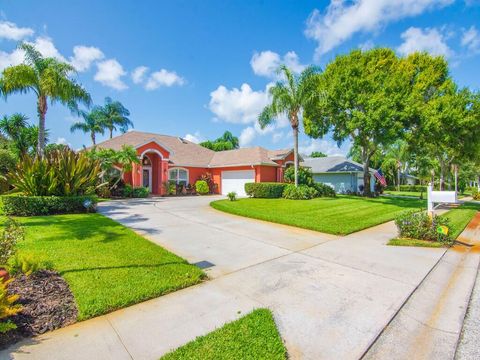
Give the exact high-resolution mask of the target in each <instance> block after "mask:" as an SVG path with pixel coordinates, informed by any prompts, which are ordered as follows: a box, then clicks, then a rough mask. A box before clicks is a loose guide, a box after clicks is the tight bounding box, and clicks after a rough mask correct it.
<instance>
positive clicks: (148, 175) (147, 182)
mask: <svg viewBox="0 0 480 360" xmlns="http://www.w3.org/2000/svg"><path fill="white" fill-rule="evenodd" d="M142 181H143V187H146V188H149V189H150V192H152V169H150V168H143V180H142Z"/></svg>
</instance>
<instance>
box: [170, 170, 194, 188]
mask: <svg viewBox="0 0 480 360" xmlns="http://www.w3.org/2000/svg"><path fill="white" fill-rule="evenodd" d="M172 170H185V171H186V172H187V180H186V181H187V185H188V183H189V182H190V171H188V169H186V168H184V167H181V166H174V167H171V168H168V180H169V181H170V180H175V183H176V182H177V181H178V180H179V179H178V172H177V178H176V179H170V171H172ZM181 181H183V180H181Z"/></svg>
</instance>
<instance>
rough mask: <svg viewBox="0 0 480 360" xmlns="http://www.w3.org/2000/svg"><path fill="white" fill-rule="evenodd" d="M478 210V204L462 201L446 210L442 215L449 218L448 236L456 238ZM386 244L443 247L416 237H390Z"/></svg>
mask: <svg viewBox="0 0 480 360" xmlns="http://www.w3.org/2000/svg"><path fill="white" fill-rule="evenodd" d="M477 211H480V204H474V203H468V202H467V203H464V204H462V205H461V206H459V207H457V208H455V209H451V210H449V211H447V212H446V213H445V214H443V215H441V216H442V217H445V218H448V219H449V220H450V228H449V232H450V234H449V235H450V236H451V237H452V238H453V239H456V238H458V237H459V236H460V234H461V233H462V231H463V230H464V229H465V227H466V226H467V225H468V223H469V222H470V220H472V218H473V216H474V215H475V214H476V213H477ZM387 245H393V246H421V247H443V246H444V244H442V243H440V242H435V241H427V240H417V239H392V240H390V241H389V242H388V243H387Z"/></svg>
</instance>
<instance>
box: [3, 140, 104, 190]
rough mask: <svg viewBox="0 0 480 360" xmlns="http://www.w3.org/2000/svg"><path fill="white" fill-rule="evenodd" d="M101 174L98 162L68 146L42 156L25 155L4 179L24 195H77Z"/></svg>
mask: <svg viewBox="0 0 480 360" xmlns="http://www.w3.org/2000/svg"><path fill="white" fill-rule="evenodd" d="M100 177H101V167H100V163H99V162H98V161H96V160H92V159H91V158H89V157H88V156H87V155H85V154H84V153H75V152H74V151H72V150H70V149H61V150H54V151H50V152H48V153H47V154H45V156H43V157H39V156H36V157H31V156H25V157H23V158H22V160H21V161H20V162H19V163H18V164H17V166H16V167H15V169H14V170H12V171H10V172H9V173H8V174H7V175H6V179H7V181H8V182H9V184H11V185H12V186H13V187H14V188H15V190H16V191H18V192H21V193H22V194H23V195H27V196H80V195H85V194H89V193H91V192H92V189H93V190H95V189H96V188H97V187H99V186H102V185H103V184H100V185H99V184H98V179H99V178H100Z"/></svg>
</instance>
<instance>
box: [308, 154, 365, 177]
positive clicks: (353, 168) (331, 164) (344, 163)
mask: <svg viewBox="0 0 480 360" xmlns="http://www.w3.org/2000/svg"><path fill="white" fill-rule="evenodd" d="M301 165H302V166H306V167H309V168H311V169H312V173H314V174H317V173H326V172H358V171H363V165H362V164H359V163H357V162H355V161H353V160H350V159H347V158H346V157H344V156H327V157H321V158H308V159H305V160H304V161H303V162H302V163H301ZM370 171H374V170H373V169H370Z"/></svg>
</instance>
